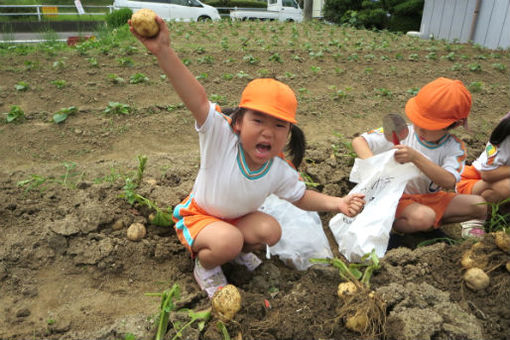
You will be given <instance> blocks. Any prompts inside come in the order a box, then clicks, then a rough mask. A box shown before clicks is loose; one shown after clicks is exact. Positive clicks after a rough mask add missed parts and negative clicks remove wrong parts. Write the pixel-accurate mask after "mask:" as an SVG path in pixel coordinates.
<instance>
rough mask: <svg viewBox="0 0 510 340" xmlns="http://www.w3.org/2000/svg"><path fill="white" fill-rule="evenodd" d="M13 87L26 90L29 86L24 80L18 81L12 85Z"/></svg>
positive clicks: (17, 89)
mask: <svg viewBox="0 0 510 340" xmlns="http://www.w3.org/2000/svg"><path fill="white" fill-rule="evenodd" d="M14 88H15V89H16V91H27V90H28V89H29V88H30V86H29V85H28V84H27V83H26V82H24V81H20V82H17V83H16V84H15V85H14Z"/></svg>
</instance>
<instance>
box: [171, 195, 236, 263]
mask: <svg viewBox="0 0 510 340" xmlns="http://www.w3.org/2000/svg"><path fill="white" fill-rule="evenodd" d="M172 220H173V221H174V222H175V224H174V229H175V231H176V232H177V237H178V238H179V241H181V243H182V244H183V245H184V246H185V247H186V248H187V249H188V250H189V251H190V252H191V256H192V257H195V253H194V252H193V250H192V249H191V247H192V246H193V242H195V239H196V237H197V235H198V234H199V233H200V231H201V230H202V229H204V228H205V227H207V226H208V225H209V224H211V223H214V222H220V221H222V222H227V223H230V224H233V225H235V224H236V222H237V221H239V218H236V219H220V218H218V217H214V216H211V215H209V214H208V213H207V212H206V211H205V210H203V209H202V208H200V207H199V206H198V204H197V203H196V202H195V200H194V199H193V195H189V196H188V197H186V199H184V201H182V202H181V203H179V204H178V205H176V206H175V208H174V213H173V216H172Z"/></svg>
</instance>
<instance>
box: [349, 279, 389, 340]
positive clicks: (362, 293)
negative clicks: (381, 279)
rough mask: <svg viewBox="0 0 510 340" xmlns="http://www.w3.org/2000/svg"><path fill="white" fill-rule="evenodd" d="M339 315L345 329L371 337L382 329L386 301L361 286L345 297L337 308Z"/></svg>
mask: <svg viewBox="0 0 510 340" xmlns="http://www.w3.org/2000/svg"><path fill="white" fill-rule="evenodd" d="M339 317H340V318H342V319H343V320H344V322H345V327H346V328H347V329H349V330H351V331H354V332H358V333H359V334H361V336H363V337H369V338H372V337H374V336H377V335H380V334H382V333H383V331H384V325H385V323H386V303H385V302H384V300H383V299H382V298H381V297H380V296H379V295H377V294H376V293H375V292H374V291H370V290H369V289H366V288H364V287H362V288H361V289H358V290H357V291H356V293H355V294H354V295H352V296H349V297H348V298H347V300H346V301H345V303H344V304H343V305H342V307H341V308H340V310H339Z"/></svg>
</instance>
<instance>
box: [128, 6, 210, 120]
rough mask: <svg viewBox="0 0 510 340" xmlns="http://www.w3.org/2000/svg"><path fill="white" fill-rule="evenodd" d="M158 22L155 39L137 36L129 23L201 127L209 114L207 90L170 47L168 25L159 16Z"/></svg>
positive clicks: (130, 28) (130, 27)
mask: <svg viewBox="0 0 510 340" xmlns="http://www.w3.org/2000/svg"><path fill="white" fill-rule="evenodd" d="M156 22H157V23H158V25H159V34H158V35H156V36H155V37H153V38H145V37H142V36H141V35H139V34H137V33H136V32H135V31H134V30H133V27H132V26H131V20H129V22H128V23H129V30H130V31H131V33H133V35H134V36H135V37H136V38H138V40H140V42H141V43H142V44H143V45H144V46H145V47H146V48H147V49H148V50H149V51H151V52H152V54H154V55H155V56H156V58H157V59H158V63H159V66H160V67H161V69H162V70H163V72H165V74H166V75H167V77H168V79H169V80H170V83H171V84H172V86H173V87H174V89H175V91H176V92H177V94H178V95H179V97H180V98H181V99H182V101H183V102H184V105H186V107H187V108H188V109H189V110H190V111H191V113H192V114H193V117H194V118H195V120H196V121H197V124H198V126H201V125H202V124H203V123H204V122H205V120H206V118H207V114H208V112H209V100H208V99H207V94H206V92H205V89H204V88H203V86H202V85H201V84H200V83H199V82H198V81H197V80H196V78H195V77H194V76H193V74H192V73H191V72H190V71H189V70H188V68H187V67H186V66H184V64H183V63H182V62H181V60H180V59H179V57H178V56H177V54H176V53H175V51H174V50H173V49H172V47H170V32H169V31H168V27H167V25H166V23H165V22H164V21H163V19H161V18H160V17H159V16H157V17H156Z"/></svg>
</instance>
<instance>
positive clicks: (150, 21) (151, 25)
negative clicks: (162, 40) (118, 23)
mask: <svg viewBox="0 0 510 340" xmlns="http://www.w3.org/2000/svg"><path fill="white" fill-rule="evenodd" d="M156 16H157V14H156V13H155V12H154V11H153V10H151V9H147V8H142V9H140V10H138V11H136V12H135V13H133V15H132V16H131V26H133V29H134V30H135V32H136V33H138V34H140V35H141V36H143V37H146V38H152V37H154V36H156V35H157V34H158V33H159V25H158V23H157V22H156Z"/></svg>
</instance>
